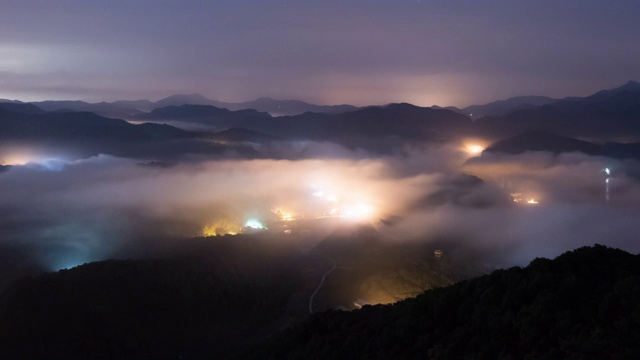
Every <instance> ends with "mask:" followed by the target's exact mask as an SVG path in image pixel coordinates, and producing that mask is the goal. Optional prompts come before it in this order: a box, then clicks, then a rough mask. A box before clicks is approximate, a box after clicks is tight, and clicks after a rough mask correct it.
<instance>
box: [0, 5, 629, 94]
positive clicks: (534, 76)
mask: <svg viewBox="0 0 640 360" xmlns="http://www.w3.org/2000/svg"><path fill="white" fill-rule="evenodd" d="M639 16H640V7H638V6H637V4H636V3H635V2H633V1H618V2H616V3H615V4H611V3H606V2H600V1H565V2H563V3H562V4H561V5H559V4H557V2H555V1H539V2H535V3H534V2H530V3H527V2H525V3H518V4H513V3H512V2H510V1H497V2H473V3H468V2H463V1H454V2H451V1H426V0H417V1H401V2H390V1H385V0H375V1H366V2H365V1H349V2H343V1H340V2H338V1H323V2H317V1H303V2H296V3H291V2H287V1H284V0H280V1H275V2H260V1H255V0H245V1H240V2H237V1H227V0H225V1H217V2H215V3H210V2H206V1H195V0H194V1H187V2H174V1H160V2H157V1H154V2H150V1H137V2H135V4H131V3H130V2H120V1H116V2H110V3H109V5H108V6H105V5H104V3H102V2H99V1H94V0H91V1H73V0H65V1H57V2H55V3H51V2H42V1H13V0H9V1H7V2H6V3H5V6H4V8H3V12H2V14H0V31H1V32H2V33H3V34H5V35H6V36H5V37H4V38H3V39H1V40H0V59H1V60H0V84H2V89H1V90H0V98H8V99H20V100H25V101H36V100H62V99H65V100H67V99H83V100H87V101H90V102H96V101H102V100H104V101H114V100H122V99H150V100H154V99H160V98H163V97H166V96H169V95H172V94H180V93H201V94H203V95H205V96H207V97H208V98H211V99H215V100H219V101H225V102H241V101H250V100H253V99H255V98H258V97H261V96H267V97H272V98H275V99H300V100H303V101H306V102H310V103H315V104H321V105H322V104H343V103H346V104H353V105H358V106H362V105H371V104H386V103H393V102H409V103H412V104H416V105H420V106H431V105H434V104H436V105H440V106H457V107H464V106H468V105H472V104H483V103H487V102H490V101H495V100H499V99H505V98H508V97H512V96H524V95H540V96H549V97H565V96H585V95H588V94H591V93H593V92H595V91H598V90H600V89H606V88H611V87H614V86H617V85H621V84H623V83H625V82H626V81H629V80H633V79H637V77H638V74H640V63H638V62H637V61H635V59H638V58H640V48H638V47H637V46H635V44H636V43H637V35H636V34H638V33H640V24H639V23H638V22H637V21H636V19H637V18H638V17H639Z"/></svg>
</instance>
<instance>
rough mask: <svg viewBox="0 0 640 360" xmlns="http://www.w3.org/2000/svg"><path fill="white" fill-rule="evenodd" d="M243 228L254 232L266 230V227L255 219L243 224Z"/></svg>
mask: <svg viewBox="0 0 640 360" xmlns="http://www.w3.org/2000/svg"><path fill="white" fill-rule="evenodd" d="M244 227H247V228H250V229H254V230H261V229H266V227H265V226H264V225H263V224H262V223H261V222H260V221H258V220H255V219H250V220H248V221H247V222H246V223H244Z"/></svg>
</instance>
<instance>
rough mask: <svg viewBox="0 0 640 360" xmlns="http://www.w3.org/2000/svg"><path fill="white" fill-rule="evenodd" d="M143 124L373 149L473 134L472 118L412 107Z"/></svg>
mask: <svg viewBox="0 0 640 360" xmlns="http://www.w3.org/2000/svg"><path fill="white" fill-rule="evenodd" d="M136 119H139V120H153V121H161V120H178V121H189V122H198V123H202V124H207V125H211V126H213V127H216V128H229V127H242V128H246V129H250V130H254V131H260V132H264V133H268V134H273V135H275V136H278V137H281V138H285V139H294V140H322V141H336V142H341V143H348V144H351V145H353V146H364V147H367V146H369V145H368V144H367V143H366V142H362V141H359V140H362V139H369V140H370V139H375V140H380V139H395V142H396V143H397V145H401V144H400V143H401V141H397V140H398V139H399V138H402V139H404V140H409V141H411V140H441V139H446V138H449V137H451V136H460V135H462V134H466V133H469V132H470V126H471V121H470V120H469V118H468V117H466V116H463V115H460V114H456V113H454V112H452V111H449V110H443V109H431V108H423V107H418V106H414V105H411V104H390V105H387V106H383V107H368V108H364V109H360V110H356V111H351V112H346V113H342V114H321V113H312V112H308V113H304V114H301V115H294V116H280V117H273V118H272V117H271V116H270V115H269V114H267V113H260V112H257V111H255V110H238V111H229V110H227V109H221V108H217V107H215V106H210V105H209V106H206V105H182V106H169V107H165V108H160V109H156V110H154V111H152V112H150V113H148V114H142V115H139V116H137V117H136Z"/></svg>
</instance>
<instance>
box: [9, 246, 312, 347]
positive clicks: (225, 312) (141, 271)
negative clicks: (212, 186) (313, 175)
mask: <svg viewBox="0 0 640 360" xmlns="http://www.w3.org/2000/svg"><path fill="white" fill-rule="evenodd" d="M189 246H191V247H190V249H192V250H190V251H188V252H186V254H185V251H184V250H182V251H181V252H180V255H179V256H176V257H174V258H171V259H158V260H135V261H134V260H119V261H116V260H110V261H103V262H97V263H91V264H86V265H82V266H79V267H76V268H73V269H70V270H62V271H59V272H57V273H48V274H43V275H40V276H34V277H29V278H24V279H22V280H20V281H17V282H14V283H13V284H12V285H11V286H10V287H9V288H8V290H7V291H6V292H4V293H3V295H4V296H3V297H2V298H1V302H0V303H1V306H0V347H1V348H2V358H3V359H26V358H28V359H45V358H46V359H87V358H101V359H103V358H110V359H143V358H146V359H177V358H181V357H183V358H185V359H192V358H197V359H203V358H218V357H220V356H222V355H228V354H229V352H231V351H234V350H238V349H242V348H243V345H244V344H245V343H246V342H247V341H248V340H250V336H249V335H253V334H256V333H257V332H259V330H260V328H261V327H263V326H265V325H267V324H269V323H271V322H273V321H274V320H276V319H277V318H279V317H280V316H281V315H282V309H283V307H284V306H285V305H286V303H287V300H288V298H289V296H290V294H291V292H292V291H293V290H294V289H295V287H296V286H298V283H299V281H300V271H298V269H297V268H296V266H297V265H296V264H295V262H292V261H289V259H290V258H292V257H293V256H294V255H293V254H292V253H291V250H292V249H289V248H283V247H280V246H277V245H274V244H273V243H267V242H266V241H260V240H256V239H254V238H251V237H248V236H243V235H238V236H234V237H231V236H227V237H218V238H215V239H212V238H207V239H194V240H192V241H190V243H189Z"/></svg>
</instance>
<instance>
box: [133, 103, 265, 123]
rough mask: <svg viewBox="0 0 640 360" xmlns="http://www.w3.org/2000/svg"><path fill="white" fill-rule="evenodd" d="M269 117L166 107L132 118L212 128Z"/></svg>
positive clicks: (206, 108)
mask: <svg viewBox="0 0 640 360" xmlns="http://www.w3.org/2000/svg"><path fill="white" fill-rule="evenodd" d="M270 118H271V116H270V115H269V114H268V113H265V112H258V111H256V110H238V111H231V110H228V109H224V108H218V107H215V106H212V105H180V106H166V107H162V108H158V109H155V110H153V111H151V112H149V113H146V114H140V115H137V116H135V117H134V119H137V120H153V121H158V120H171V121H184V122H193V123H200V124H205V125H210V126H211V127H213V128H229V127H234V126H240V125H241V124H243V123H244V122H246V121H248V120H256V119H259V120H260V121H264V120H265V119H270Z"/></svg>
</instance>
